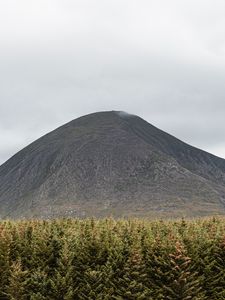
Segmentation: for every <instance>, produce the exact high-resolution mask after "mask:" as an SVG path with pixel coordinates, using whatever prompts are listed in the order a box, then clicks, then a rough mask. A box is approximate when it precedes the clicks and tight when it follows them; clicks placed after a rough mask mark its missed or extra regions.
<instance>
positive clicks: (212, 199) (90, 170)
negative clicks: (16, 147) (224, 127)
mask: <svg viewBox="0 0 225 300" xmlns="http://www.w3.org/2000/svg"><path fill="white" fill-rule="evenodd" d="M224 186H225V160H224V159H221V158H218V157H215V156H213V155H212V154H209V153H207V152H204V151H202V150H200V149H197V148H194V147H192V146H190V145H187V144H185V143H183V142H182V141H180V140H178V139H176V138H175V137H173V136H171V135H169V134H167V133H166V132H164V131H162V130H160V129H158V128H156V127H154V126H153V125H151V124H149V123H148V122H146V121H145V120H143V119H142V118H140V117H138V116H135V115H132V114H128V113H126V112H123V111H105V112H96V113H92V114H89V115H86V116H83V117H80V118H78V119H75V120H73V121H71V122H69V123H67V124H65V125H63V126H61V127H59V128H57V129H55V130H54V131H52V132H50V133H48V134H47V135H45V136H43V137H41V138H40V139H38V140H36V141H35V142H33V143H32V144H30V145H28V146H27V147H26V148H24V149H22V150H21V151H20V152H18V153H17V154H16V155H14V156H13V157H12V158H11V159H9V160H8V161H7V162H6V163H4V164H3V165H2V166H0V204H1V212H0V217H2V218H5V217H43V218H48V217H57V216H76V217H84V216H97V217H102V216H108V215H114V216H116V217H119V216H136V217H139V216H144V217H152V216H154V217H155V216H160V217H163V216H169V217H171V216H181V215H187V216H193V215H209V214H218V213H220V214H225V202H224V199H225V188H224Z"/></svg>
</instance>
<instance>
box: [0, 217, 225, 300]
mask: <svg viewBox="0 0 225 300" xmlns="http://www.w3.org/2000/svg"><path fill="white" fill-rule="evenodd" d="M0 299H1V300H8V299H11V300H13V299H14V300H26V299H32V300H45V299H46V300H47V299H48V300H49V299H58V300H62V299H65V300H72V299H82V300H85V299H93V300H95V299H97V300H103V299H105V300H107V299H108V300H111V299H112V300H113V299H115V300H122V299H125V300H130V299H131V300H132V299H133V300H134V299H139V300H141V299H143V300H144V299H146V300H147V299H148V300H151V299H152V300H153V299H154V300H156V299H161V300H163V299H168V300H170V299H171V300H172V299H174V300H176V299H177V300H178V299H183V300H188V299H193V300H195V299H196V300H197V299H199V300H201V299H210V300H214V299H215V300H219V299H221V300H222V299H225V219H223V218H221V219H220V218H212V219H203V220H195V221H186V220H180V221H142V220H117V221H116V220H113V219H104V220H94V219H87V220H77V219H63V220H52V221H36V220H31V221H19V222H12V221H2V222H1V223H0Z"/></svg>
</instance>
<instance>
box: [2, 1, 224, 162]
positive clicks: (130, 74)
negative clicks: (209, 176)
mask: <svg viewBox="0 0 225 300" xmlns="http://www.w3.org/2000/svg"><path fill="white" fill-rule="evenodd" d="M215 2H216V4H215ZM1 6H2V7H1V10H0V49H1V50H0V52H1V55H0V163H1V162H3V161H4V160H5V159H7V158H8V157H10V155H12V154H13V153H15V152H16V151H18V150H19V149H20V148H22V147H24V146H25V145H26V144H28V143H29V142H31V141H32V140H34V139H36V138H38V137H39V136H41V135H42V134H44V133H46V132H48V131H49V130H52V129H54V128H55V127H57V126H60V125H61V124H63V123H65V122H67V121H69V120H71V119H74V118H76V117H78V116H80V115H83V114H86V113H90V112H93V111H99V110H124V111H127V112H129V113H134V114H138V115H140V116H142V117H143V118H145V119H146V120H148V121H149V122H150V123H152V124H154V125H156V126H158V127H159V128H161V129H163V130H165V131H167V132H170V133H171V134H173V135H175V136H177V137H178V138H180V139H182V140H184V141H186V142H188V143H190V144H192V145H196V146H197V147H201V148H203V149H205V150H208V151H212V152H213V153H215V154H217V155H221V156H223V157H225V145H224V143H223V137H224V126H225V121H224V119H225V118H224V113H225V101H224V95H225V85H224V82H225V38H224V37H225V32H224V31H225V29H224V28H225V26H224V25H225V24H224V23H225V22H224V16H223V13H222V12H224V8H225V4H224V1H209V0H208V1H204V2H203V1H199V2H196V1H193V0H189V1H186V0H185V1H182V5H181V2H180V1H178V0H177V1H170V2H168V1H165V0H164V1H163V0H160V1H147V0H140V1H137V0H135V1H128V0H122V1H121V0H120V1H119V0H115V1H103V0H82V1H81V0H77V1H72V0H65V1H61V0H57V1H51V0H47V1H46V0H45V1H44V0H40V1H38V2H35V1H34V2H33V1H27V0H21V1H20V2H18V1H16V0H9V1H6V2H4V4H1Z"/></svg>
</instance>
